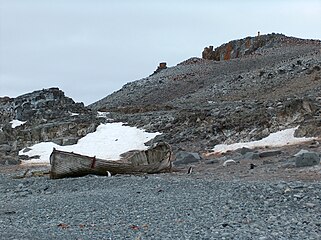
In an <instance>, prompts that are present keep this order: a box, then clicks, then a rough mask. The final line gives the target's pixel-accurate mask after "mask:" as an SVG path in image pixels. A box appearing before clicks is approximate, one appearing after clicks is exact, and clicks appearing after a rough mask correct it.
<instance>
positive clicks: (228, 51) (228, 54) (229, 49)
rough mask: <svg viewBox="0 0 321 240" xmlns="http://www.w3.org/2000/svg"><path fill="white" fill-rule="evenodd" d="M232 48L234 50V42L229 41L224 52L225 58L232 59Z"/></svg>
mask: <svg viewBox="0 0 321 240" xmlns="http://www.w3.org/2000/svg"><path fill="white" fill-rule="evenodd" d="M232 50H233V47H232V44H231V43H228V44H227V45H226V50H225V54H224V60H230V59H231V52H232Z"/></svg>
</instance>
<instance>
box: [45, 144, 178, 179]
mask: <svg viewBox="0 0 321 240" xmlns="http://www.w3.org/2000/svg"><path fill="white" fill-rule="evenodd" d="M171 156H172V149H171V147H170V145H169V144H168V143H165V142H160V143H156V144H154V145H153V146H151V147H149V148H148V149H147V150H142V151H139V150H134V151H129V152H126V153H124V154H122V155H121V159H120V160H104V159H99V158H96V157H89V156H84V155H81V154H77V153H73V152H65V151H60V150H57V149H55V148H54V149H53V151H52V153H51V155H50V165H51V169H50V178H51V179H57V178H64V177H79V176H84V175H87V174H95V175H106V176H107V175H109V174H111V175H114V174H137V173H161V172H168V171H170V170H171V167H172V163H171Z"/></svg>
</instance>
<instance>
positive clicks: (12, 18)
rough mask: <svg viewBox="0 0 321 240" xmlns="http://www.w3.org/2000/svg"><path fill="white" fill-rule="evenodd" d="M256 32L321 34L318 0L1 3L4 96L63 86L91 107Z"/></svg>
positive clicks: (0, 0)
mask: <svg viewBox="0 0 321 240" xmlns="http://www.w3.org/2000/svg"><path fill="white" fill-rule="evenodd" d="M258 31H260V32H261V34H265V33H271V32H275V33H284V34H286V35H290V36H296V37H301V38H313V39H321V0H269V1H263V0H262V1H261V0H248V1H246V0H242V1H241V0H224V1H223V0H221V1H215V0H195V1H192V0H161V1H160V0H0V96H10V97H15V96H18V95H21V94H24V93H27V92H30V91H34V90H38V89H43V88H49V87H59V88H60V89H62V90H63V91H65V93H66V95H67V96H69V97H72V98H73V99H74V100H75V101H78V102H84V103H85V104H90V103H92V102H95V101H97V100H99V99H101V98H103V97H105V96H107V95H108V94H110V93H112V92H113V91H116V90H118V89H120V88H121V87H122V86H123V85H124V84H125V83H126V82H129V81H134V80H137V79H140V78H143V77H147V76H148V75H150V74H151V73H152V72H153V71H154V70H155V69H156V67H157V65H158V63H159V62H162V61H166V62H167V64H168V65H169V66H174V65H176V64H177V63H179V62H181V61H183V60H185V59H188V58H190V57H193V56H198V57H200V56H201V52H202V50H203V48H204V47H205V46H208V45H214V46H215V47H216V46H219V45H221V44H223V43H225V42H228V41H230V40H233V39H238V38H243V37H246V36H255V35H256V34H257V32H258Z"/></svg>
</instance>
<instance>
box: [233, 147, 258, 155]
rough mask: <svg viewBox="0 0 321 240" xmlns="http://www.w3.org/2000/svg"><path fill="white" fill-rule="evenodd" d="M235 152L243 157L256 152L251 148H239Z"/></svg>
mask: <svg viewBox="0 0 321 240" xmlns="http://www.w3.org/2000/svg"><path fill="white" fill-rule="evenodd" d="M235 152H238V153H240V154H242V155H245V154H246V153H249V152H254V150H253V149H251V148H247V147H242V148H239V149H237V150H235Z"/></svg>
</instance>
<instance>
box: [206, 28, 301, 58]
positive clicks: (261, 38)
mask: <svg viewBox="0 0 321 240" xmlns="http://www.w3.org/2000/svg"><path fill="white" fill-rule="evenodd" d="M292 41H294V40H293V38H290V37H286V36H285V35H283V34H275V33H272V34H267V35H257V36H256V37H246V38H243V39H238V40H234V41H231V42H229V43H226V44H223V45H221V46H219V47H217V48H215V49H214V48H213V46H209V47H205V48H204V50H203V52H202V58H203V59H207V60H215V61H222V60H225V61H226V60H231V59H235V58H241V57H243V56H248V55H253V54H255V53H256V51H257V50H258V49H260V48H263V47H271V46H273V45H275V44H282V43H289V42H291V43H292ZM296 41H304V40H299V39H297V40H296ZM294 44H296V43H295V42H294Z"/></svg>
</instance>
